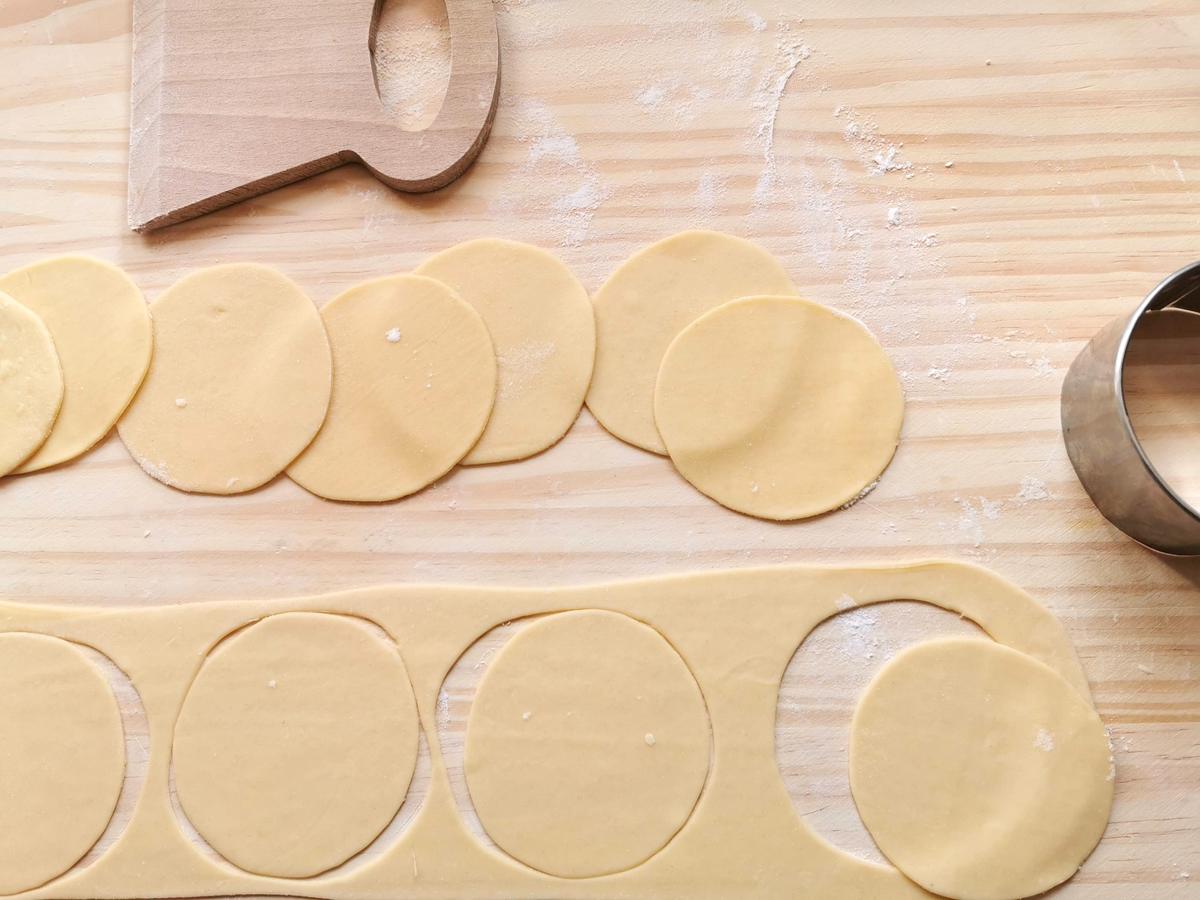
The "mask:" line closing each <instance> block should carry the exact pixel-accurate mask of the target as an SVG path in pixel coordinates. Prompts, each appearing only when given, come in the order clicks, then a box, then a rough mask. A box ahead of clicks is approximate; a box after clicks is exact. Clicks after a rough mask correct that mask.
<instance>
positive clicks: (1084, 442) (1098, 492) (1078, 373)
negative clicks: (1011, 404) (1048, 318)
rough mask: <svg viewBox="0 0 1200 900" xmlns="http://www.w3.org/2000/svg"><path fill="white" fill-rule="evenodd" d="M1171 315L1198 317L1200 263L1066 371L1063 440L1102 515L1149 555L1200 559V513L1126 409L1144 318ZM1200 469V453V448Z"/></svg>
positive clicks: (1105, 333) (1165, 284)
mask: <svg viewBox="0 0 1200 900" xmlns="http://www.w3.org/2000/svg"><path fill="white" fill-rule="evenodd" d="M1167 309H1172V310H1182V311H1184V312H1188V313H1195V314H1198V315H1200V262H1195V263H1192V264H1191V265H1190V266H1187V267H1185V268H1183V269H1180V270H1179V271H1178V272H1176V273H1175V274H1174V275H1171V276H1170V277H1168V278H1166V279H1165V280H1164V281H1162V282H1161V283H1160V284H1159V285H1158V287H1156V288H1155V289H1154V290H1152V291H1151V292H1150V294H1149V295H1148V296H1147V297H1146V299H1145V300H1144V301H1142V303H1141V304H1140V305H1139V306H1138V308H1137V309H1135V310H1134V311H1133V313H1132V315H1130V316H1128V317H1126V318H1121V319H1117V320H1115V321H1113V322H1111V323H1109V324H1108V325H1107V326H1105V328H1104V329H1102V330H1101V331H1100V332H1099V333H1098V334H1097V335H1096V336H1095V337H1094V338H1092V340H1091V342H1090V343H1089V344H1088V345H1087V346H1086V347H1084V348H1083V352H1081V353H1080V354H1079V356H1078V357H1076V359H1075V361H1074V362H1073V363H1072V364H1071V368H1070V370H1069V371H1068V372H1067V377H1066V380H1065V381H1064V382H1063V389H1062V424H1063V438H1064V439H1065V440H1066V444H1067V454H1068V455H1069V456H1070V457H1071V463H1072V464H1073V465H1074V466H1075V472H1076V474H1077V475H1078V476H1079V480H1080V481H1081V482H1082V483H1083V487H1084V490H1086V491H1087V492H1088V495H1089V496H1090V497H1091V498H1092V502H1094V503H1095V504H1096V506H1097V508H1099V510H1100V512H1101V513H1103V514H1104V517H1105V518H1106V519H1108V520H1109V521H1110V522H1112V523H1113V524H1114V525H1116V526H1117V527H1118V528H1120V529H1121V530H1122V531H1123V532H1125V533H1126V534H1127V535H1129V536H1130V537H1131V538H1133V539H1134V540H1135V541H1137V542H1138V543H1140V544H1144V545H1145V546H1147V547H1149V548H1150V549H1151V550H1157V551H1158V552H1159V553H1166V554H1170V555H1172V556H1200V510H1197V509H1196V507H1194V506H1192V505H1191V504H1190V503H1188V502H1187V501H1186V500H1184V499H1183V498H1182V497H1180V496H1179V494H1177V493H1176V492H1175V491H1174V490H1173V489H1172V488H1171V486H1170V485H1169V484H1168V483H1167V482H1166V481H1165V480H1164V479H1163V477H1162V475H1160V474H1159V472H1158V470H1157V469H1155V468H1154V465H1153V464H1152V463H1151V462H1150V460H1149V459H1148V458H1147V456H1146V453H1145V451H1144V450H1143V449H1142V445H1141V443H1140V442H1139V441H1138V438H1137V435H1136V434H1135V433H1134V430H1133V424H1132V423H1131V422H1130V419H1129V410H1128V408H1127V406H1126V404H1125V356H1126V351H1127V350H1128V349H1129V343H1130V341H1131V340H1133V339H1134V337H1135V334H1136V332H1137V329H1138V325H1139V324H1140V323H1141V321H1142V318H1143V316H1146V315H1153V314H1155V313H1156V312H1161V311H1164V310H1167ZM1196 459H1197V464H1198V465H1200V448H1197V454H1196Z"/></svg>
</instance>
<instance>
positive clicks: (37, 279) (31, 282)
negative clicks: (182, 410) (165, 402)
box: [0, 256, 154, 473]
mask: <svg viewBox="0 0 1200 900" xmlns="http://www.w3.org/2000/svg"><path fill="white" fill-rule="evenodd" d="M0 291H3V292H4V293H6V294H8V295H9V296H10V297H12V298H13V299H14V300H16V301H17V302H18V303H20V304H21V305H22V306H27V307H29V308H30V309H31V310H33V311H34V312H35V313H36V314H37V316H38V318H40V319H41V320H42V322H44V323H45V325H46V329H47V330H48V331H49V332H50V336H51V338H53V340H54V348H55V350H56V352H57V353H58V359H59V362H60V364H61V366H62V375H63V398H62V408H61V409H60V410H59V413H58V418H57V419H56V420H55V421H54V427H53V428H52V429H51V431H50V435H49V437H47V438H46V441H45V443H43V444H42V445H41V446H40V447H39V448H38V449H37V451H36V452H35V453H34V454H33V455H32V456H30V457H29V458H28V459H26V460H25V461H24V463H22V464H21V465H20V466H18V467H17V468H16V469H15V471H16V472H18V473H24V472H37V471H39V470H41V469H46V468H49V467H50V466H56V465H58V464H59V463H63V462H66V461H67V460H70V459H74V458H75V457H77V456H79V455H80V454H82V453H84V452H86V451H88V450H90V449H91V448H92V447H94V446H95V445H96V444H97V443H99V441H100V440H101V439H102V438H103V437H104V436H105V435H106V434H108V433H109V431H111V430H112V427H113V425H114V424H116V422H117V420H118V419H119V418H120V417H121V414H122V413H123V412H125V409H126V407H127V406H129V401H130V400H132V399H133V395H134V394H135V393H137V389H138V385H140V384H141V383H142V379H143V378H144V377H145V375H146V367H147V366H149V365H150V354H151V350H152V347H153V342H154V341H153V335H152V333H151V327H150V316H149V314H148V313H147V311H146V302H145V300H144V299H142V293H141V291H139V290H138V288H137V285H135V284H134V283H133V282H132V281H130V280H129V276H128V275H126V274H125V273H124V272H122V271H121V270H120V269H118V268H117V267H116V266H110V265H109V264H108V263H104V262H101V261H100V260H98V259H91V258H90V257H86V256H60V257H55V258H54V259H47V260H43V261H42V262H38V263H34V264H33V265H30V266H25V267H24V268H21V269H17V270H16V271H13V272H10V273H9V274H7V275H5V276H3V277H0Z"/></svg>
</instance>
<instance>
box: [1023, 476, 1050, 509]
mask: <svg viewBox="0 0 1200 900" xmlns="http://www.w3.org/2000/svg"><path fill="white" fill-rule="evenodd" d="M1049 499H1050V492H1049V491H1048V490H1046V482H1044V481H1042V480H1041V479H1040V478H1035V477H1034V476H1032V475H1026V476H1025V477H1024V478H1022V479H1021V489H1020V490H1019V491H1017V501H1018V502H1020V503H1030V502H1032V501H1035V500H1049Z"/></svg>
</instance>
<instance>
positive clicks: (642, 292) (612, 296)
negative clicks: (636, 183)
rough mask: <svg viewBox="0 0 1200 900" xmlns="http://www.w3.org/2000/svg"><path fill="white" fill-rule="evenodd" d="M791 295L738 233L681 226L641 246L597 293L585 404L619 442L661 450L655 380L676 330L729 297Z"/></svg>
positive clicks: (773, 266)
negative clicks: (592, 370)
mask: <svg viewBox="0 0 1200 900" xmlns="http://www.w3.org/2000/svg"><path fill="white" fill-rule="evenodd" d="M795 293H796V289H795V287H794V286H793V285H792V282H791V279H790V278H788V275H787V273H786V272H785V271H784V270H783V267H782V266H781V265H780V264H779V263H778V262H777V261H776V260H775V258H774V257H773V256H771V255H770V254H769V253H767V252H766V251H765V250H763V249H761V248H760V247H758V246H756V245H754V244H751V243H750V242H749V241H744V240H742V239H741V238H736V237H732V236H731V235H727V234H721V233H719V232H714V231H685V232H683V233H681V234H677V235H675V236H673V237H669V238H667V239H666V240H663V241H659V242H658V243H657V244H653V245H651V246H649V247H646V248H645V249H643V250H641V251H639V252H638V253H636V254H635V255H634V256H632V257H631V258H630V259H629V260H627V261H626V262H625V263H624V264H623V265H622V266H621V267H620V268H619V269H617V271H616V272H614V273H613V274H612V276H611V277H610V278H609V279H608V281H607V282H606V283H605V285H604V286H603V287H602V288H600V291H599V292H598V293H597V294H596V298H595V307H596V371H595V373H594V375H593V377H592V385H591V388H590V390H589V391H588V395H587V405H588V409H590V410H591V411H592V415H594V416H595V417H596V418H597V419H598V420H599V422H600V424H601V425H603V426H604V427H605V428H606V429H608V430H609V431H610V432H612V433H613V434H614V435H616V436H617V437H619V438H620V439H621V440H623V441H627V442H628V443H630V444H633V445H634V446H636V447H641V448H642V449H644V450H650V451H653V452H654V453H666V452H667V451H666V447H665V446H664V445H663V442H662V439H661V437H660V436H659V433H658V429H657V428H656V427H655V422H654V382H655V379H656V378H657V377H658V369H659V365H660V364H661V362H662V358H663V354H664V353H666V351H667V347H668V346H669V345H670V343H671V341H672V340H674V339H675V336H676V335H677V334H679V332H680V331H682V330H683V329H684V328H685V327H686V326H687V325H688V324H689V323H691V322H692V321H693V320H694V319H696V317H697V316H700V315H701V314H703V313H705V312H708V311H709V310H710V309H713V308H714V307H717V306H720V305H721V304H722V303H726V302H728V301H730V300H735V299H737V298H739V297H750V296H755V295H766V294H773V295H792V294H795Z"/></svg>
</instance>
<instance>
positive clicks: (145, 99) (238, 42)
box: [129, 0, 500, 231]
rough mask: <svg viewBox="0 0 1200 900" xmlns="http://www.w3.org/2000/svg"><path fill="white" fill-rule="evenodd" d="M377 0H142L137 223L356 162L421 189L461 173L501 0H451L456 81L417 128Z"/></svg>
mask: <svg viewBox="0 0 1200 900" xmlns="http://www.w3.org/2000/svg"><path fill="white" fill-rule="evenodd" d="M367 2H370V0H325V2H324V3H323V4H321V5H320V6H319V7H316V9H319V10H320V12H319V14H317V13H314V12H313V9H314V8H313V7H306V6H297V4H295V3H293V2H292V0H255V2H254V3H244V4H242V3H222V2H215V0H135V4H134V61H133V86H132V92H131V125H130V138H129V147H130V155H129V224H130V227H131V228H133V229H134V230H135V231H149V230H151V229H154V228H160V227H163V226H165V225H171V224H174V223H176V222H181V221H183V220H185V219H190V218H192V217H194V216H199V215H202V214H204V213H207V212H211V211H213V210H216V209H220V208H221V207H224V206H228V205H230V204H232V203H236V202H237V201H239V200H244V199H246V198H248V197H253V196H256V195H258V194H262V193H265V192H266V191H270V190H274V189H275V188H277V187H282V186H283V185H285V184H290V183H291V182H294V181H298V180H299V179H301V178H306V177H308V176H309V175H315V174H317V173H318V172H323V171H326V170H328V169H332V168H334V167H336V166H339V165H342V164H344V163H346V162H358V161H361V162H362V163H364V164H365V165H366V166H367V167H368V168H369V169H370V170H371V171H372V172H373V173H374V174H375V175H376V176H377V177H378V178H379V179H380V180H381V181H383V182H384V183H385V184H388V185H390V186H391V187H394V188H397V189H398V190H403V191H409V192H422V191H432V190H436V189H437V188H440V187H443V186H444V185H446V184H448V183H450V182H451V181H453V180H454V179H455V178H457V177H458V176H459V175H460V174H462V172H463V171H464V170H465V169H466V168H467V166H469V165H470V164H471V162H472V161H473V160H474V158H475V157H476V155H478V153H479V151H480V149H481V148H482V147H483V144H484V141H485V140H486V139H487V135H488V133H489V131H490V130H491V124H492V119H493V118H494V116H495V112H496V101H497V98H498V95H499V84H500V45H499V39H498V35H497V31H496V14H495V10H494V9H493V6H492V0H446V11H447V15H448V19H449V26H450V65H451V68H450V80H449V84H448V86H447V90H446V96H445V99H444V102H443V104H442V108H441V110H440V111H439V112H438V115H437V118H436V119H434V121H433V122H432V123H431V124H430V125H429V127H428V128H426V129H425V130H423V131H419V132H410V131H405V130H403V129H402V128H401V127H400V125H399V124H398V123H397V122H396V121H395V119H394V117H393V116H392V115H391V114H390V113H389V111H388V110H387V109H386V108H385V107H384V105H383V103H382V101H381V100H380V98H379V93H378V90H377V89H376V85H375V78H374V74H373V72H372V67H371V53H370V44H371V41H372V39H373V35H374V28H375V26H376V23H377V21H378V15H379V6H380V3H378V2H376V3H374V5H373V6H372V8H371V9H370V10H368V9H367V6H366V3H367ZM368 12H369V13H370V14H369V15H368Z"/></svg>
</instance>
